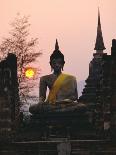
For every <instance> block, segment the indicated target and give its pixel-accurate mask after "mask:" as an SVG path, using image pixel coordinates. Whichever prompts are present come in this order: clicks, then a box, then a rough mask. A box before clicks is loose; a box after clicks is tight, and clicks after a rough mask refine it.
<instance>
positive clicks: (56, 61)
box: [50, 39, 65, 72]
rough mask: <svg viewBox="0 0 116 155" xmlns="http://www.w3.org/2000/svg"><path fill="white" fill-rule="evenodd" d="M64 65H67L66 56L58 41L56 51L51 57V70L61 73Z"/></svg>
mask: <svg viewBox="0 0 116 155" xmlns="http://www.w3.org/2000/svg"><path fill="white" fill-rule="evenodd" d="M64 64H65V61H64V55H63V54H62V53H61V51H60V50H59V45H58V41H57V39H56V44H55V50H54V51H53V53H52V54H51V56H50V65H51V69H52V70H54V71H56V72H59V71H61V70H63V67H64Z"/></svg>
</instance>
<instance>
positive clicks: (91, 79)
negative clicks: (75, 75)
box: [79, 11, 107, 103]
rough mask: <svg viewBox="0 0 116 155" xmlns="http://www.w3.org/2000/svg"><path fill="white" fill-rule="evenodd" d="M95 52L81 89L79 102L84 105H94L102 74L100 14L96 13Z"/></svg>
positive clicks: (102, 50) (102, 54)
mask: <svg viewBox="0 0 116 155" xmlns="http://www.w3.org/2000/svg"><path fill="white" fill-rule="evenodd" d="M94 50H96V52H95V53H94V54H93V59H92V61H91V62H90V64H89V76H88V78H87V79H86V80H85V82H86V85H85V88H84V89H83V92H82V96H80V98H79V100H80V101H82V102H86V103H96V102H97V91H99V87H100V78H101V72H102V62H103V60H102V58H103V56H104V55H107V54H106V53H104V50H105V46H104V41H103V36H102V30H101V21H100V13H99V11H98V26H97V37H96V43H95V48H94Z"/></svg>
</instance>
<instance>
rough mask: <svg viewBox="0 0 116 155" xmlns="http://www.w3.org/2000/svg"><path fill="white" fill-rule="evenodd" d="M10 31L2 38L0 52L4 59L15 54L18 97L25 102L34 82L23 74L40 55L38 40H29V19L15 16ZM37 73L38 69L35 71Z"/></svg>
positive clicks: (18, 15)
mask: <svg viewBox="0 0 116 155" xmlns="http://www.w3.org/2000/svg"><path fill="white" fill-rule="evenodd" d="M11 27H12V29H11V31H10V32H9V36H8V37H7V38H3V41H2V43H1V45H0V52H1V53H2V56H3V57H5V56H6V55H7V54H8V53H9V52H12V53H15V54H16V56H17V67H18V68H17V70H18V82H19V95H20V99H21V100H22V101H24V100H26V96H27V95H28V94H29V92H30V91H31V89H32V88H33V87H34V80H37V79H32V80H31V82H32V81H33V83H31V82H30V80H28V79H26V78H25V76H24V74H23V72H24V69H25V68H26V67H27V66H29V64H31V63H33V62H35V61H36V59H37V58H38V57H39V56H40V55H41V52H40V51H39V50H38V38H30V39H29V35H30V33H29V27H30V23H29V17H28V16H23V17H21V16H20V14H17V16H16V18H15V19H14V21H13V22H12V23H11ZM37 73H38V69H37Z"/></svg>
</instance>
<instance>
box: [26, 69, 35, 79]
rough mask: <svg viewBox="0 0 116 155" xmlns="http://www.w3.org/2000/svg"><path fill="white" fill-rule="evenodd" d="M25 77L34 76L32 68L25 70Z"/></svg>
mask: <svg viewBox="0 0 116 155" xmlns="http://www.w3.org/2000/svg"><path fill="white" fill-rule="evenodd" d="M25 76H26V77H27V78H29V79H30V78H33V77H34V76H35V69H34V68H27V69H26V70H25Z"/></svg>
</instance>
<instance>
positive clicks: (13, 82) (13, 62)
mask: <svg viewBox="0 0 116 155" xmlns="http://www.w3.org/2000/svg"><path fill="white" fill-rule="evenodd" d="M18 116H19V96H18V82H17V58H16V56H15V55H14V54H12V53H9V54H8V56H7V57H6V59H4V60H2V61H1V62H0V137H1V138H0V140H3V139H5V138H6V137H7V138H8V135H11V133H12V132H13V130H15V128H16V124H17V123H18V122H17V120H18Z"/></svg>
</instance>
